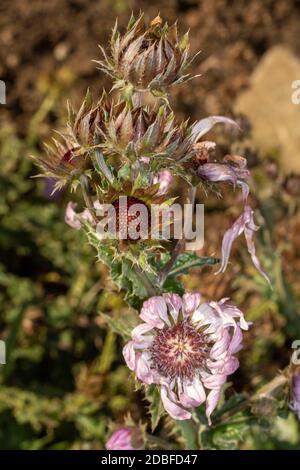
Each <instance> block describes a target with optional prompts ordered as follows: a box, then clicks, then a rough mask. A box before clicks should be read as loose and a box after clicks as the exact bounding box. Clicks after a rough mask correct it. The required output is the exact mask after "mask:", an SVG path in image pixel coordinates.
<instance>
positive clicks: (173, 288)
mask: <svg viewBox="0 0 300 470" xmlns="http://www.w3.org/2000/svg"><path fill="white" fill-rule="evenodd" d="M164 291H167V292H173V293H175V294H178V295H181V296H182V295H183V294H184V292H185V290H184V286H183V284H182V283H181V282H179V281H177V279H175V277H168V278H167V279H166V281H165V283H164Z"/></svg>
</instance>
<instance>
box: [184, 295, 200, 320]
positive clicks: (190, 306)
mask: <svg viewBox="0 0 300 470" xmlns="http://www.w3.org/2000/svg"><path fill="white" fill-rule="evenodd" d="M182 301H183V309H184V312H185V313H186V314H188V315H190V314H192V313H194V312H195V310H197V307H198V306H199V304H200V301H201V294H199V293H198V292H195V293H191V294H184V296H183V297H182Z"/></svg>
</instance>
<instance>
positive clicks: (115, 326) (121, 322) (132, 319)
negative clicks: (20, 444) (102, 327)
mask: <svg viewBox="0 0 300 470" xmlns="http://www.w3.org/2000/svg"><path fill="white" fill-rule="evenodd" d="M101 316H102V317H103V318H104V319H105V321H106V323H107V324H108V326H109V327H110V328H111V329H112V331H113V332H114V333H117V334H118V335H120V336H122V338H123V339H124V340H126V341H127V340H128V339H130V338H131V332H132V330H133V328H135V327H136V326H137V324H138V321H137V316H136V315H126V317H121V318H114V317H112V316H110V315H107V314H105V313H101Z"/></svg>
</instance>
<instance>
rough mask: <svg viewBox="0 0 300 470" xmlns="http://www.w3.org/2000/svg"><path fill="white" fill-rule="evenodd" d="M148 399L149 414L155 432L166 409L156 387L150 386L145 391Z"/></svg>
mask: <svg viewBox="0 0 300 470" xmlns="http://www.w3.org/2000/svg"><path fill="white" fill-rule="evenodd" d="M145 396H146V399H147V400H148V401H149V403H150V405H149V408H148V410H149V413H150V415H151V429H152V432H154V431H155V429H156V427H157V425H158V423H159V420H160V418H161V416H162V415H163V414H164V407H163V405H162V401H161V398H160V393H159V390H158V387H157V386H156V385H150V386H149V387H147V388H146V391H145Z"/></svg>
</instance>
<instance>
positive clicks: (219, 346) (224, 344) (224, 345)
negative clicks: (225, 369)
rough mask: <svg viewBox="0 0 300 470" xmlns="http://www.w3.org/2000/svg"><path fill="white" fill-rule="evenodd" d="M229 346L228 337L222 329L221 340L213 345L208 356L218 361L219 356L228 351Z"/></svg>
mask: <svg viewBox="0 0 300 470" xmlns="http://www.w3.org/2000/svg"><path fill="white" fill-rule="evenodd" d="M229 344H230V335H229V333H228V331H227V330H225V329H223V331H222V335H221V338H220V339H219V340H218V341H217V342H216V343H215V344H214V345H213V347H212V348H211V350H210V354H209V356H210V357H211V358H213V359H218V358H219V357H220V356H221V354H223V353H224V352H225V351H227V350H228V348H229Z"/></svg>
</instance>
